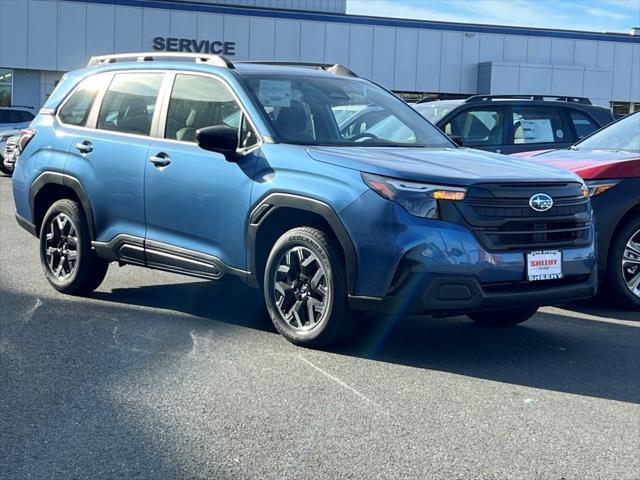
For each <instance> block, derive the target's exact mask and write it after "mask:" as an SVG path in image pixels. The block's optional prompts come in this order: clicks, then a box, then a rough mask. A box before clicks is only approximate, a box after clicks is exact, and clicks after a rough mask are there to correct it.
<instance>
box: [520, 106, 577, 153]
mask: <svg viewBox="0 0 640 480" xmlns="http://www.w3.org/2000/svg"><path fill="white" fill-rule="evenodd" d="M512 116H513V118H512V121H513V139H512V143H513V144H514V145H523V144H531V143H563V142H570V141H571V137H570V136H569V135H568V134H567V132H566V131H565V127H564V125H563V122H562V116H561V115H560V112H559V111H558V109H557V108H555V107H513V111H512Z"/></svg>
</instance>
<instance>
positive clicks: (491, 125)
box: [443, 108, 504, 147]
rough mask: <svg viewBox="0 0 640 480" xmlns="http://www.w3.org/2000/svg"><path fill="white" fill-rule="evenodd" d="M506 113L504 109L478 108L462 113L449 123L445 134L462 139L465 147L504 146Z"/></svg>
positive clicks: (445, 127) (445, 126) (446, 125)
mask: <svg viewBox="0 0 640 480" xmlns="http://www.w3.org/2000/svg"><path fill="white" fill-rule="evenodd" d="M503 125H504V113H503V110H502V108H478V109H469V110H465V111H464V112H461V113H460V114H458V115H456V116H455V117H453V118H452V119H451V120H450V121H449V122H447V123H446V124H445V125H444V127H443V130H444V133H446V134H447V135H449V136H453V137H461V138H462V139H463V142H464V146H465V147H479V146H491V145H502V143H503V134H502V132H503Z"/></svg>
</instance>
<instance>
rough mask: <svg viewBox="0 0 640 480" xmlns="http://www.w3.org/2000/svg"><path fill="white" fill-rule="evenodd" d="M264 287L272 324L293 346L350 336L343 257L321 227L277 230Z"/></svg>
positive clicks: (315, 344) (351, 324) (322, 343)
mask: <svg viewBox="0 0 640 480" xmlns="http://www.w3.org/2000/svg"><path fill="white" fill-rule="evenodd" d="M300 256H302V257H300ZM301 258H302V259H301ZM305 263H306V265H305ZM298 266H299V268H298ZM321 268H322V269H323V272H320V269H321ZM287 269H288V270H287ZM318 272H320V273H318ZM319 275H320V278H319V279H318V280H316V278H317V276H319ZM309 277H312V278H309ZM276 284H278V286H276ZM305 285H306V289H305ZM283 286H284V288H283ZM263 287H264V298H265V302H266V305H267V310H268V311H269V316H270V317H271V321H272V322H273V325H274V326H275V327H276V329H277V330H278V332H279V333H280V334H281V335H282V336H283V337H285V338H286V339H287V340H289V341H290V342H292V343H295V344H296V345H301V346H307V347H314V348H317V347H324V346H328V345H332V344H336V343H339V342H341V341H344V340H346V339H348V338H350V336H351V334H352V333H353V331H354V322H353V321H352V318H351V315H350V311H349V305H348V299H347V281H346V272H345V266H344V261H343V259H342V256H341V255H340V253H339V250H338V248H337V246H336V245H335V242H334V241H333V239H332V237H331V236H329V235H328V234H327V233H325V232H323V231H322V230H318V229H316V228H310V227H299V228H294V229H292V230H289V231H288V232H286V233H285V234H284V235H282V236H281V237H280V238H279V239H278V240H277V241H276V242H275V244H274V245H273V248H272V249H271V253H270V254H269V258H268V260H267V264H266V268H265V272H264V279H263ZM285 292H286V293H285ZM323 292H324V293H323ZM305 296H306V297H305ZM305 298H306V303H305ZM320 299H322V302H321V303H320V304H319V300H320ZM292 302H293V303H292ZM298 302H301V305H300V306H299V307H297V305H298ZM312 302H313V303H312ZM309 305H311V306H309ZM309 308H310V309H311V311H309ZM320 309H321V310H320ZM318 310H319V311H318ZM295 312H297V313H298V315H297V316H296V313H295ZM287 317H289V318H287ZM294 324H295V325H294Z"/></svg>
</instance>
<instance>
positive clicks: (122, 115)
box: [97, 73, 164, 135]
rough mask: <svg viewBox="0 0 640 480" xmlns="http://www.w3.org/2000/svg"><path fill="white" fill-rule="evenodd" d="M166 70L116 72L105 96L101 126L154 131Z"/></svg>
mask: <svg viewBox="0 0 640 480" xmlns="http://www.w3.org/2000/svg"><path fill="white" fill-rule="evenodd" d="M163 79H164V74H163V73H121V74H117V75H115V77H114V78H113V81H112V82H111V85H109V89H108V90H107V93H106V94H105V96H104V99H103V100H102V105H101V107H100V113H99V114H98V123H97V128H99V129H101V130H111V131H114V132H121V133H131V134H136V135H150V134H151V121H152V119H153V113H154V111H155V106H156V101H157V99H158V92H159V91H160V86H161V85H162V81H163Z"/></svg>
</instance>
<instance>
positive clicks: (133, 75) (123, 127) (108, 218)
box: [66, 72, 165, 263]
mask: <svg viewBox="0 0 640 480" xmlns="http://www.w3.org/2000/svg"><path fill="white" fill-rule="evenodd" d="M164 75H165V74H164V73H163V72H123V73H116V74H115V75H113V77H112V78H110V83H109V86H108V88H106V90H105V91H103V93H102V94H101V95H99V97H101V98H99V99H98V101H97V102H96V105H95V106H94V108H93V110H92V113H91V118H90V119H89V121H88V122H87V126H88V127H90V128H82V129H79V131H78V132H77V134H76V135H75V137H74V138H73V140H72V142H71V147H70V158H69V160H68V161H67V163H66V169H67V171H68V172H69V173H70V174H72V175H73V176H76V177H77V178H78V179H80V180H81V183H82V184H83V187H84V189H85V190H86V191H87V193H88V194H89V196H90V200H91V206H92V209H93V216H94V224H95V234H96V240H97V241H99V242H111V241H116V240H118V239H123V240H124V239H126V243H127V244H129V245H131V244H133V245H135V247H133V248H129V249H128V253H129V254H130V255H133V257H134V258H128V260H130V261H137V262H140V263H142V262H144V255H143V249H142V244H143V241H144V235H145V228H146V227H145V215H144V173H145V166H146V163H147V150H148V149H149V145H150V144H151V137H150V135H151V131H152V124H153V122H154V112H155V111H157V109H156V103H157V101H158V97H159V95H158V94H159V91H160V87H161V85H162V82H163V79H164ZM70 115H71V116H73V111H71V112H70ZM116 246H117V245H114V247H116ZM120 253H122V252H120Z"/></svg>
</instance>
